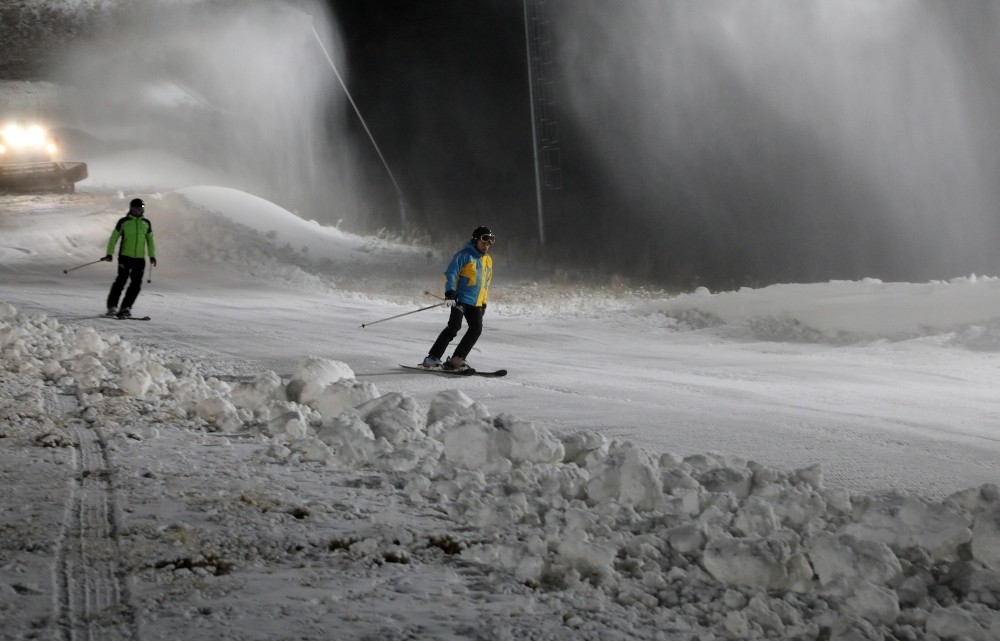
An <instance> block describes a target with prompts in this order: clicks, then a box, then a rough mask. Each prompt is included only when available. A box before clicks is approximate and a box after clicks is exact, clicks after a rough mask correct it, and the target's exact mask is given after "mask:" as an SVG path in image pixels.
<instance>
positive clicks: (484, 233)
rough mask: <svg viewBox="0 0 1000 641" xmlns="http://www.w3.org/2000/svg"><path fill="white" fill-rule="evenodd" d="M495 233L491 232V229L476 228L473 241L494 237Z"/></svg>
mask: <svg viewBox="0 0 1000 641" xmlns="http://www.w3.org/2000/svg"><path fill="white" fill-rule="evenodd" d="M492 235H493V232H491V231H490V228H489V227H476V229H475V230H473V232H472V240H473V241H478V240H479V239H480V238H482V237H483V236H492Z"/></svg>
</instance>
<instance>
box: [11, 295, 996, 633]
mask: <svg viewBox="0 0 1000 641" xmlns="http://www.w3.org/2000/svg"><path fill="white" fill-rule="evenodd" d="M0 365H2V367H3V369H4V370H5V371H7V372H15V373H17V374H18V375H19V376H27V377H33V378H35V379H37V380H38V381H40V382H42V381H43V382H44V384H45V385H50V386H56V387H59V388H64V389H73V390H79V391H80V393H81V394H82V395H83V396H84V397H85V398H86V399H87V404H88V405H89V406H95V405H96V404H97V401H98V400H99V399H100V398H102V397H111V396H126V397H133V398H135V399H137V400H141V401H142V403H143V407H144V409H143V410H142V411H143V412H154V411H155V412H158V413H159V415H161V416H164V417H169V420H171V421H173V422H175V423H176V424H177V425H180V426H181V427H183V428H185V429H190V430H197V431H204V432H223V433H229V434H245V435H248V436H252V437H254V438H256V439H258V442H259V449H260V453H261V456H263V457H266V458H267V459H268V460H269V461H271V462H272V463H273V464H280V465H288V466H319V467H321V468H324V469H328V470H329V471H330V472H331V473H337V472H338V471H351V470H355V471H356V470H365V471H367V472H368V473H372V474H381V475H384V476H386V477H387V478H390V479H392V482H391V484H387V487H388V488H389V489H387V490H386V491H390V492H395V493H398V494H399V496H400V500H405V501H408V502H409V503H411V504H412V505H415V506H427V507H432V508H433V509H434V510H436V511H437V512H439V513H441V514H444V515H446V517H447V518H448V519H450V520H451V521H452V522H453V523H454V528H453V531H454V533H455V541H454V548H455V553H457V554H459V555H460V556H461V557H462V558H463V559H465V560H466V561H468V562H470V563H477V564H484V565H486V566H489V567H491V568H493V569H494V571H495V572H500V573H506V574H507V575H508V576H510V577H513V579H515V580H516V581H518V582H520V583H522V584H524V585H525V586H528V587H529V588H531V589H535V590H538V591H541V592H555V593H563V594H572V595H576V596H577V597H579V598H580V599H588V600H590V601H591V602H593V603H605V604H608V605H611V604H614V607H620V608H626V609H629V610H633V611H636V612H650V611H656V612H658V613H659V614H660V616H665V617H667V619H668V620H669V622H670V624H671V625H673V626H676V627H677V628H678V629H686V630H701V631H702V632H703V634H700V636H698V638H706V639H709V638H714V639H746V638H776V639H777V638H780V639H817V638H825V639H890V638H891V639H956V640H958V639H982V640H984V641H985V640H987V639H990V640H992V639H996V638H998V636H1000V553H998V550H1000V489H998V488H997V486H995V485H985V486H982V487H979V488H970V489H968V490H965V491H963V492H959V493H957V494H955V495H953V496H950V497H948V498H946V499H944V500H942V501H930V500H927V499H924V498H921V497H918V496H911V495H907V494H903V493H893V494H888V495H879V496H852V495H849V494H848V493H846V492H844V491H842V490H838V489H836V488H828V487H825V486H824V484H823V477H822V470H821V469H819V468H818V467H815V466H814V467H809V468H803V469H800V470H792V471H786V470H779V469H774V468H769V467H766V466H762V465H760V464H757V463H755V462H753V461H746V460H741V459H738V458H736V457H730V456H720V455H717V454H713V453H706V454H700V455H694V456H687V457H679V456H677V455H674V454H671V453H663V454H659V455H654V454H652V453H650V452H646V451H644V450H642V449H640V448H639V447H637V446H636V445H634V444H632V443H629V442H624V441H613V440H608V439H606V438H604V437H603V436H602V435H600V434H594V433H579V434H572V435H566V436H556V435H554V434H552V433H550V432H548V431H547V430H544V429H540V428H538V427H535V426H534V425H532V424H531V423H530V422H528V421H524V420H521V419H519V418H517V417H516V416H513V415H510V414H504V413H501V414H494V413H492V412H491V411H490V410H489V408H487V407H486V406H484V405H483V404H481V403H479V402H476V401H474V400H473V399H471V398H469V397H468V396H467V395H465V394H464V393H462V392H460V391H457V390H451V391H447V392H442V393H440V394H438V395H437V396H436V397H435V398H434V400H433V401H432V402H431V403H430V406H429V407H426V408H425V407H422V406H420V405H419V404H418V403H417V402H415V401H414V399H412V398H410V397H408V396H406V395H405V394H398V393H393V394H386V395H382V394H380V393H379V391H378V390H377V389H376V388H375V387H374V386H373V385H371V384H362V383H359V382H358V381H357V380H356V379H355V378H354V373H353V371H352V370H351V368H350V367H348V366H347V365H346V364H344V363H340V362H337V361H332V360H328V359H321V358H307V359H304V360H303V361H302V362H301V363H300V364H299V367H298V369H297V371H296V373H295V375H294V376H293V377H292V378H291V379H290V380H288V381H283V380H281V379H280V378H279V377H278V376H276V375H275V374H274V373H273V372H267V373H265V374H262V375H260V376H259V377H257V378H256V379H254V380H252V381H245V382H239V383H227V382H224V381H220V380H217V379H214V378H207V379H206V378H204V377H203V376H202V375H200V374H199V373H198V371H197V368H196V367H195V366H194V365H193V364H192V363H190V362H189V361H186V360H184V359H181V358H177V357H174V356H171V355H170V354H168V353H164V352H160V351H157V350H152V349H143V348H139V347H136V346H133V345H130V344H129V343H127V342H126V341H123V340H121V339H120V338H119V337H117V336H115V335H110V334H101V333H99V332H96V331H95V330H93V329H89V328H73V327H68V326H63V325H60V324H59V323H57V322H56V321H54V320H52V319H50V318H46V317H45V316H44V315H30V314H20V313H18V312H17V310H16V309H14V308H13V307H12V306H11V305H8V304H0ZM25 411H27V410H25ZM136 411H139V410H136ZM111 424H112V425H113V424H114V423H111ZM53 429H57V428H53ZM148 436H149V437H150V438H155V434H151V435H148ZM365 545H368V546H375V547H376V548H377V547H379V546H393V545H398V541H397V542H394V541H393V538H392V535H390V534H386V537H385V540H381V539H378V538H376V539H373V540H370V541H367V542H366V543H365ZM568 625H571V624H570V623H568Z"/></svg>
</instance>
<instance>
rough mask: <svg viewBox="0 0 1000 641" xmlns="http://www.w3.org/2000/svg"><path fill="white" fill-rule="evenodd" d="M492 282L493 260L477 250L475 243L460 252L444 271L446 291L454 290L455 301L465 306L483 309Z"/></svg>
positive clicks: (470, 242) (467, 245)
mask: <svg viewBox="0 0 1000 641" xmlns="http://www.w3.org/2000/svg"><path fill="white" fill-rule="evenodd" d="M491 280H493V259H492V258H491V257H490V255H489V254H484V253H482V252H481V251H479V250H478V249H476V243H475V242H473V241H469V243H468V244H466V245H465V247H463V248H462V249H460V250H458V253H457V254H455V256H454V258H452V259H451V262H450V263H448V267H447V268H446V269H445V270H444V290H445V291H446V292H447V291H449V290H454V291H455V300H456V301H458V302H459V303H461V304H463V305H472V306H474V307H482V306H483V305H484V304H486V299H487V297H488V295H489V291H490V281H491Z"/></svg>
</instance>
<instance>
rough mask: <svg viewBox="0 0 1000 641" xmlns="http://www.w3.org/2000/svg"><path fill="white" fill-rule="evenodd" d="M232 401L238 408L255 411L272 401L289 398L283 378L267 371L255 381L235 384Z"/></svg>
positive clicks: (231, 396)
mask: <svg viewBox="0 0 1000 641" xmlns="http://www.w3.org/2000/svg"><path fill="white" fill-rule="evenodd" d="M230 400H231V401H232V402H233V405H235V406H236V407H239V408H244V409H249V410H255V409H257V408H259V407H263V406H264V405H267V404H268V403H270V402H271V401H286V400H288V397H287V395H286V394H285V386H284V383H282V381H281V377H279V376H278V375H277V374H275V373H274V372H272V371H267V372H264V373H263V374H261V375H260V376H258V377H257V378H255V379H254V380H253V381H249V382H242V383H237V384H235V385H234V386H233V391H232V394H231V395H230Z"/></svg>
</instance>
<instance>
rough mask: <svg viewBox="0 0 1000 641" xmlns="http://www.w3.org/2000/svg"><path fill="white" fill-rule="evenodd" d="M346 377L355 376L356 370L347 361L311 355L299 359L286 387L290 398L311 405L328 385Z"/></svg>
mask: <svg viewBox="0 0 1000 641" xmlns="http://www.w3.org/2000/svg"><path fill="white" fill-rule="evenodd" d="M345 378H346V379H353V378H354V370H352V369H351V367H350V365H348V364H347V363H342V362H340V361H334V360H330V359H328V358H319V357H316V356H309V357H306V358H303V359H302V360H300V361H299V363H298V366H297V368H296V370H295V374H293V375H292V379H291V380H290V381H289V382H288V386H287V387H286V388H285V389H286V391H287V394H288V399H289V400H291V401H295V402H297V403H302V404H304V405H309V404H310V403H311V402H312V401H315V400H316V399H318V398H319V396H320V395H321V393H322V391H323V390H324V389H325V388H326V386H327V385H329V384H330V383H335V382H337V381H339V380H341V379H345Z"/></svg>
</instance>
